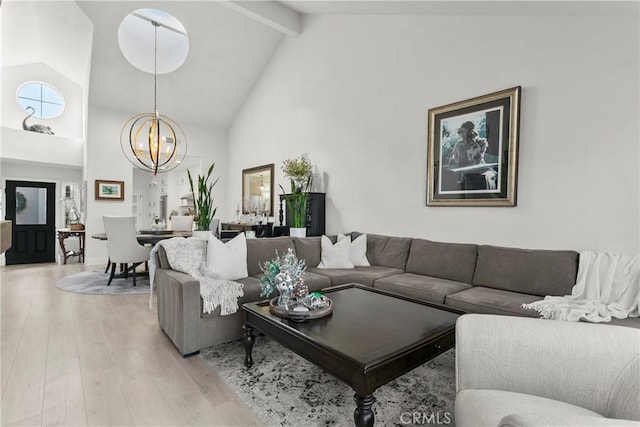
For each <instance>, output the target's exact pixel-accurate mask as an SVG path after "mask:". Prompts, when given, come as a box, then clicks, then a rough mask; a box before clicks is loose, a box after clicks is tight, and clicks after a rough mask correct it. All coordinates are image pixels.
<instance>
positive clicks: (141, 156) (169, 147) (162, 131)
mask: <svg viewBox="0 0 640 427" xmlns="http://www.w3.org/2000/svg"><path fill="white" fill-rule="evenodd" d="M149 11H151V12H149ZM141 12H142V13H141ZM156 12H160V11H156ZM130 16H134V17H136V18H140V19H142V20H144V21H148V22H149V23H151V25H152V26H153V31H154V68H153V84H154V94H153V112H151V113H142V114H137V115H135V116H133V117H131V118H130V119H129V120H128V121H127V122H126V123H125V125H124V126H123V128H122V132H121V133H120V147H121V148H122V152H123V153H124V155H125V157H126V158H127V160H129V162H131V164H133V165H134V166H135V167H137V168H139V169H142V170H144V171H147V172H151V173H152V174H153V175H157V174H158V173H161V172H168V171H170V170H173V169H175V168H176V167H178V166H179V165H180V163H181V162H182V160H184V157H185V156H186V153H187V138H186V136H185V134H184V131H183V130H182V128H181V127H180V125H178V124H177V123H176V122H175V121H174V120H172V119H171V118H169V117H167V116H165V115H162V114H160V113H158V109H157V92H158V84H157V80H158V28H159V27H165V26H166V24H164V23H162V22H160V20H159V19H158V20H157V19H154V18H155V16H154V10H153V9H143V10H139V11H136V12H134V13H132V14H131V15H130ZM124 22H125V21H123V24H124ZM167 28H168V29H169V30H171V31H173V32H175V31H176V30H175V28H170V27H167Z"/></svg>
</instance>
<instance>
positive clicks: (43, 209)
mask: <svg viewBox="0 0 640 427" xmlns="http://www.w3.org/2000/svg"><path fill="white" fill-rule="evenodd" d="M6 191H7V193H6V196H7V215H6V219H10V220H11V221H13V244H12V246H11V248H10V249H9V250H8V251H7V252H6V254H5V257H6V262H7V265H12V264H29V263H35V262H53V261H55V247H56V246H55V237H56V236H55V232H56V226H55V218H56V203H55V191H56V185H55V184H53V183H48V182H32V181H7V186H6Z"/></svg>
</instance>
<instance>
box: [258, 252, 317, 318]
mask: <svg viewBox="0 0 640 427" xmlns="http://www.w3.org/2000/svg"><path fill="white" fill-rule="evenodd" d="M260 269H261V270H262V272H263V273H264V275H263V276H262V278H261V279H260V287H261V288H262V293H261V294H260V296H263V297H268V296H270V295H271V294H272V293H273V291H274V290H276V289H277V290H278V292H280V298H279V299H278V305H281V306H286V305H287V304H288V303H289V301H290V300H291V299H292V298H293V297H296V298H304V297H305V296H307V293H308V292H309V290H308V288H307V286H306V285H305V284H304V275H305V271H306V269H307V266H306V264H305V261H304V260H303V259H298V257H296V255H295V254H294V253H293V250H292V249H291V248H289V250H288V251H287V253H286V254H285V255H279V254H278V253H277V252H276V258H275V259H273V260H271V261H266V262H265V263H264V264H262V265H261V266H260ZM281 300H282V301H281Z"/></svg>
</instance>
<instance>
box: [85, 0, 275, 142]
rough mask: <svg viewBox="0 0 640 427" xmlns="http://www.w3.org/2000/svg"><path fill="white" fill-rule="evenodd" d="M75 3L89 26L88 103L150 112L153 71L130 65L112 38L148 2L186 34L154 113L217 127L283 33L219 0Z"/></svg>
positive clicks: (224, 124) (225, 123) (162, 81)
mask: <svg viewBox="0 0 640 427" xmlns="http://www.w3.org/2000/svg"><path fill="white" fill-rule="evenodd" d="M78 5H79V6H80V8H81V9H82V11H83V12H84V13H85V14H86V15H87V16H88V17H89V19H90V20H91V21H92V22H93V24H94V36H93V37H94V38H93V52H92V58H91V82H90V92H89V95H90V96H89V102H90V104H93V105H98V106H101V107H104V108H109V109H114V110H124V111H128V112H131V113H135V112H150V111H152V110H153V93H154V92H153V75H151V74H149V73H145V72H143V71H140V70H138V69H137V68H135V67H133V66H132V65H131V64H129V62H128V61H127V60H126V59H125V58H124V56H123V55H122V53H121V51H120V48H119V45H118V36H117V34H118V27H119V25H120V23H121V21H122V19H123V18H124V17H125V16H127V15H128V14H129V13H131V12H133V11H134V10H136V9H140V8H148V7H152V8H157V9H161V10H164V11H166V12H169V13H171V14H172V15H173V16H175V17H176V18H177V19H178V20H179V21H180V22H181V23H182V24H183V25H184V27H185V28H186V30H187V33H188V35H189V54H188V56H187V59H186V61H185V63H184V64H183V65H182V66H181V67H180V68H178V69H177V70H176V71H174V72H172V73H169V74H163V75H159V76H158V92H157V93H158V110H159V111H160V112H161V113H162V114H165V115H168V116H169V117H172V118H174V119H175V120H177V121H178V122H193V123H201V124H207V125H213V126H215V127H217V128H221V129H226V128H228V127H229V125H230V124H231V121H232V120H233V118H234V116H235V115H236V113H237V111H238V109H239V108H240V107H241V105H242V103H243V102H244V100H245V98H246V96H247V94H248V93H249V92H250V90H251V89H252V87H253V85H254V83H255V82H256V80H257V78H258V76H259V75H260V73H261V72H262V70H263V69H264V67H265V66H266V64H267V63H268V61H269V59H270V58H271V56H272V55H273V53H274V51H275V50H276V49H277V47H278V44H279V43H280V40H281V39H282V38H283V37H285V35H284V34H283V33H282V32H279V31H277V30H274V29H273V28H270V27H268V26H266V25H263V24H261V23H259V22H257V21H256V20H254V19H252V18H250V17H247V16H245V15H243V14H241V13H238V12H237V11H235V10H233V9H232V8H230V7H227V6H225V5H224V4H223V3H222V2H215V1H197V2H189V1H179V2H178V1H161V2H157V1H156V2H132V1H124V2H112V1H78ZM161 54H162V53H161V52H159V55H161Z"/></svg>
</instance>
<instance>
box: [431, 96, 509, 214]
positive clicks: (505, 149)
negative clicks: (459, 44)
mask: <svg viewBox="0 0 640 427" xmlns="http://www.w3.org/2000/svg"><path fill="white" fill-rule="evenodd" d="M520 92H521V87H520V86H518V87H514V88H511V89H506V90H503V91H500V92H495V93H491V94H488V95H484V96H479V97H476V98H472V99H468V100H466V101H460V102H456V103H454V104H449V105H445V106H442V107H437V108H431V109H429V132H428V142H427V205H428V206H516V193H517V191H516V190H517V178H518V132H519V129H520V123H519V122H520Z"/></svg>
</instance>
